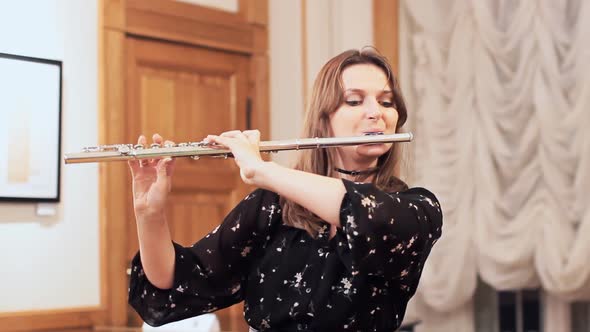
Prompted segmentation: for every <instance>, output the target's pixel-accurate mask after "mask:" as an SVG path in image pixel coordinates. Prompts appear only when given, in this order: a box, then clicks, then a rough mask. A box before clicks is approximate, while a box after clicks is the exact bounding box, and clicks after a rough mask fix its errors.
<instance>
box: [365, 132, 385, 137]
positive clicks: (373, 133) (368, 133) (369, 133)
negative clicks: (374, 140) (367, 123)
mask: <svg viewBox="0 0 590 332" xmlns="http://www.w3.org/2000/svg"><path fill="white" fill-rule="evenodd" d="M363 134H364V135H365V136H373V135H383V132H382V131H366V132H364V133H363Z"/></svg>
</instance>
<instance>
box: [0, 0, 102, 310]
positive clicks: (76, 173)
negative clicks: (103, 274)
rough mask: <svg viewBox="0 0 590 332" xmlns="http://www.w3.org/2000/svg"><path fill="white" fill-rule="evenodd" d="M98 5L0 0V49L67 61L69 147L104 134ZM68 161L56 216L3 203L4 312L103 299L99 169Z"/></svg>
mask: <svg viewBox="0 0 590 332" xmlns="http://www.w3.org/2000/svg"><path fill="white" fill-rule="evenodd" d="M96 6H97V4H96V1H77V0H45V1H36V0H21V1H3V2H1V3H0V52H2V53H11V54H19V55H26V56H33V57H40V58H48V59H55V60H61V61H63V72H62V75H63V76H62V77H63V85H62V89H63V90H62V151H77V150H79V149H80V148H81V147H82V146H83V145H89V144H95V143H96V140H97V138H96V137H97V129H98V127H97V122H96V119H97V79H98V78H97V77H98V76H97V47H98V45H97V42H98V38H97V8H96ZM1 94H2V92H0V96H1ZM31 98H35V95H34V91H31ZM1 99H2V98H1V97H0V100H1ZM0 112H2V109H1V108H0ZM61 167H62V170H61V186H62V187H61V196H62V197H61V202H60V203H57V204H49V207H50V208H54V209H55V210H56V215H55V216H53V217H40V216H37V215H36V208H37V205H36V204H34V203H19V204H14V203H6V202H0V210H1V211H2V212H1V213H0V266H1V271H2V273H1V274H0V294H1V295H0V311H20V310H41V309H57V308H68V307H80V306H95V305H98V304H99V300H100V299H99V295H100V291H99V251H98V250H99V247H98V243H99V241H98V198H97V197H98V173H97V167H96V165H80V166H78V165H75V166H67V167H64V165H63V164H62V166H61Z"/></svg>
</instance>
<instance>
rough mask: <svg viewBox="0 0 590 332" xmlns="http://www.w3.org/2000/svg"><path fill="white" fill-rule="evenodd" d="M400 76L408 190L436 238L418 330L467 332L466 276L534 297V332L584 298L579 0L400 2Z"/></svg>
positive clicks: (589, 87)
mask: <svg viewBox="0 0 590 332" xmlns="http://www.w3.org/2000/svg"><path fill="white" fill-rule="evenodd" d="M401 7H402V8H401V11H400V12H401V13H402V17H401V18H402V20H401V22H402V23H401V24H402V26H401V28H400V29H401V36H400V37H401V38H400V46H401V47H400V49H401V53H400V56H401V66H400V68H401V69H400V72H401V74H400V75H401V76H400V77H401V78H402V82H401V84H402V89H404V93H405V94H406V97H407V99H408V104H409V109H410V114H411V118H410V121H411V123H410V125H411V129H412V131H413V132H414V134H415V137H416V139H415V143H413V144H414V147H413V148H414V150H415V167H416V169H415V172H416V174H415V181H414V183H413V184H415V185H423V186H425V187H427V188H429V189H432V190H433V192H435V194H437V195H438V197H439V199H440V200H441V204H442V207H443V212H444V228H443V237H442V238H441V240H440V241H439V242H438V243H437V244H436V246H435V248H434V250H433V252H432V255H431V257H430V258H429V261H428V262H427V266H426V268H425V270H424V273H423V276H422V280H421V284H420V287H419V291H418V296H417V299H416V300H415V301H414V303H413V305H414V307H413V308H414V310H415V314H416V315H417V316H418V317H419V318H420V319H421V320H422V321H423V323H422V324H421V325H419V328H418V330H419V331H473V330H474V322H473V315H472V314H471V313H472V311H473V308H472V307H471V303H472V297H473V295H474V290H475V286H476V281H477V276H478V275H479V276H481V278H482V279H483V280H484V281H485V282H487V283H489V284H490V285H492V286H493V287H494V288H496V289H498V290H506V289H520V288H529V287H541V288H542V289H543V291H544V292H545V293H546V294H547V296H546V298H545V310H546V312H545V318H544V320H545V322H544V328H545V331H563V332H566V331H569V330H570V324H569V314H568V313H569V311H568V310H569V305H568V301H571V300H574V299H589V298H590V207H589V206H590V198H589V195H588V194H587V190H588V189H590V1H584V0H521V1H514V0H442V1H441V0H403V1H401Z"/></svg>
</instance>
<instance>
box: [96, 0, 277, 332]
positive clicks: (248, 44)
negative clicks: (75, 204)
mask: <svg viewBox="0 0 590 332" xmlns="http://www.w3.org/2000/svg"><path fill="white" fill-rule="evenodd" d="M238 1H239V2H238V4H239V10H238V12H237V13H231V12H226V11H221V10H216V9H211V8H208V7H203V6H198V5H193V4H187V3H181V2H175V1H171V0H150V1H145V0H100V4H99V33H100V35H99V142H100V143H101V144H116V143H132V142H124V141H123V140H124V139H126V137H127V136H128V133H127V132H126V130H127V124H126V121H127V118H126V112H125V109H126V105H127V100H126V90H125V89H126V84H125V82H126V77H127V72H126V65H125V64H126V50H125V44H126V43H125V41H126V38H127V37H128V36H134V37H142V38H150V39H156V40H161V41H167V42H174V43H180V44H185V45H192V46H198V47H206V48H210V49H216V50H223V51H227V52H235V53H239V54H244V55H247V56H248V57H249V58H250V69H249V75H248V76H249V82H248V96H249V97H250V98H251V100H252V109H253V110H254V111H253V112H252V118H251V123H252V127H253V128H257V129H259V130H260V131H261V136H262V137H261V138H262V139H263V140H264V139H268V137H269V134H270V131H269V129H270V128H269V84H268V81H269V75H268V70H269V57H268V0H238ZM128 173H129V171H128V170H127V165H124V164H122V163H103V164H100V165H99V190H100V192H99V199H100V203H99V207H100V208H99V211H100V216H99V220H100V266H101V285H100V289H101V307H102V308H103V312H102V317H101V318H100V319H99V324H100V325H108V326H124V325H126V323H127V288H128V285H127V279H126V277H125V276H126V269H127V268H128V266H127V264H128V257H127V250H126V241H125V239H126V238H127V235H128V232H135V229H129V227H128V226H129V225H130V224H131V225H132V223H130V222H129V220H128V215H130V214H129V209H131V207H132V202H131V195H130V193H129V192H128V191H129V183H130V177H129V174H128Z"/></svg>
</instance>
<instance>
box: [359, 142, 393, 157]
mask: <svg viewBox="0 0 590 332" xmlns="http://www.w3.org/2000/svg"><path fill="white" fill-rule="evenodd" d="M390 148H391V144H372V145H363V146H359V147H358V148H357V150H356V152H357V153H358V154H359V155H361V156H363V157H367V158H379V157H381V156H382V155H384V154H386V153H387V151H389V149H390Z"/></svg>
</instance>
